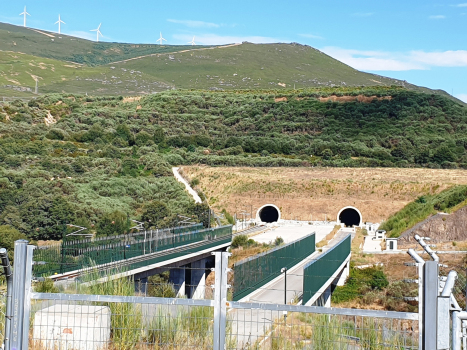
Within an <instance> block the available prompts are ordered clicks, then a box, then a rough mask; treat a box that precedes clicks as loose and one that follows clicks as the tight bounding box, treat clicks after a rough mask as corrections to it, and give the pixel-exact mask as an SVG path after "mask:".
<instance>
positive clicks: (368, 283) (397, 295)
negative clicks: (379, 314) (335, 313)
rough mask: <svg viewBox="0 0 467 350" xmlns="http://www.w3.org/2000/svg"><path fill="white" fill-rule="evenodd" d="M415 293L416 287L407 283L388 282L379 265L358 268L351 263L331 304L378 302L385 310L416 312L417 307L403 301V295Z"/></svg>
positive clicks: (335, 291) (333, 295) (416, 291)
mask: <svg viewBox="0 0 467 350" xmlns="http://www.w3.org/2000/svg"><path fill="white" fill-rule="evenodd" d="M417 293H418V290H417V288H416V287H414V286H413V285H411V284H409V283H406V282H403V281H392V282H389V281H388V279H387V277H386V274H385V273H384V271H383V269H381V268H379V267H367V268H363V269H359V268H355V267H354V266H353V264H351V267H350V275H349V277H348V278H347V281H346V283H345V285H344V286H338V287H336V289H335V290H334V292H333V294H332V297H331V301H332V303H333V304H342V303H347V304H349V303H350V304H351V303H354V305H355V304H357V305H358V304H359V303H362V304H363V305H372V304H378V305H380V306H381V307H383V308H384V309H385V310H392V311H408V312H416V311H417V307H416V306H413V305H410V304H409V303H407V302H406V301H404V297H408V296H415V295H417ZM344 307H345V306H344ZM357 308H358V306H357Z"/></svg>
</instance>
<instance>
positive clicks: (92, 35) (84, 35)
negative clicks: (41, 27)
mask: <svg viewBox="0 0 467 350" xmlns="http://www.w3.org/2000/svg"><path fill="white" fill-rule="evenodd" d="M63 34H65V35H70V36H76V37H77V38H81V39H87V40H92V41H95V40H96V33H95V32H85V31H81V30H76V31H72V32H66V33H65V32H64V33H63ZM102 37H103V36H101V35H99V40H100V39H101V38H102Z"/></svg>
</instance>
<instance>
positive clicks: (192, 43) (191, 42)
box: [188, 37, 196, 46]
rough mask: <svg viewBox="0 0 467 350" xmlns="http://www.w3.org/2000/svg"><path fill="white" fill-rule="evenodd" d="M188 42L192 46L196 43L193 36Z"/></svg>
mask: <svg viewBox="0 0 467 350" xmlns="http://www.w3.org/2000/svg"><path fill="white" fill-rule="evenodd" d="M188 44H191V45H192V46H195V45H196V43H195V37H193V39H192V40H191V41H189V42H188Z"/></svg>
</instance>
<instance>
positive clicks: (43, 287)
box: [34, 278, 59, 293]
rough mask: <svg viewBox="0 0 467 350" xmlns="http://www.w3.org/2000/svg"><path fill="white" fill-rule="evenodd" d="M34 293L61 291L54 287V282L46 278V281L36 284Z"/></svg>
mask: <svg viewBox="0 0 467 350" xmlns="http://www.w3.org/2000/svg"><path fill="white" fill-rule="evenodd" d="M34 291H35V292H37V293H58V292H59V290H58V288H57V287H55V285H54V281H53V280H52V279H50V278H46V279H45V280H44V281H41V282H37V283H36V284H34Z"/></svg>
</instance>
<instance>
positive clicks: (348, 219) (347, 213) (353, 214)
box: [337, 207, 362, 227]
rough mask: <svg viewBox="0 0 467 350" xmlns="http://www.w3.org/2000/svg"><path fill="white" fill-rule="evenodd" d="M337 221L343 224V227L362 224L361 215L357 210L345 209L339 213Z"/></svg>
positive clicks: (352, 208)
mask: <svg viewBox="0 0 467 350" xmlns="http://www.w3.org/2000/svg"><path fill="white" fill-rule="evenodd" d="M337 220H338V222H340V223H342V224H344V225H345V227H352V226H360V225H361V223H362V214H360V211H359V210H358V209H357V208H354V207H345V208H342V209H341V211H340V212H339V214H338V216H337Z"/></svg>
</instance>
